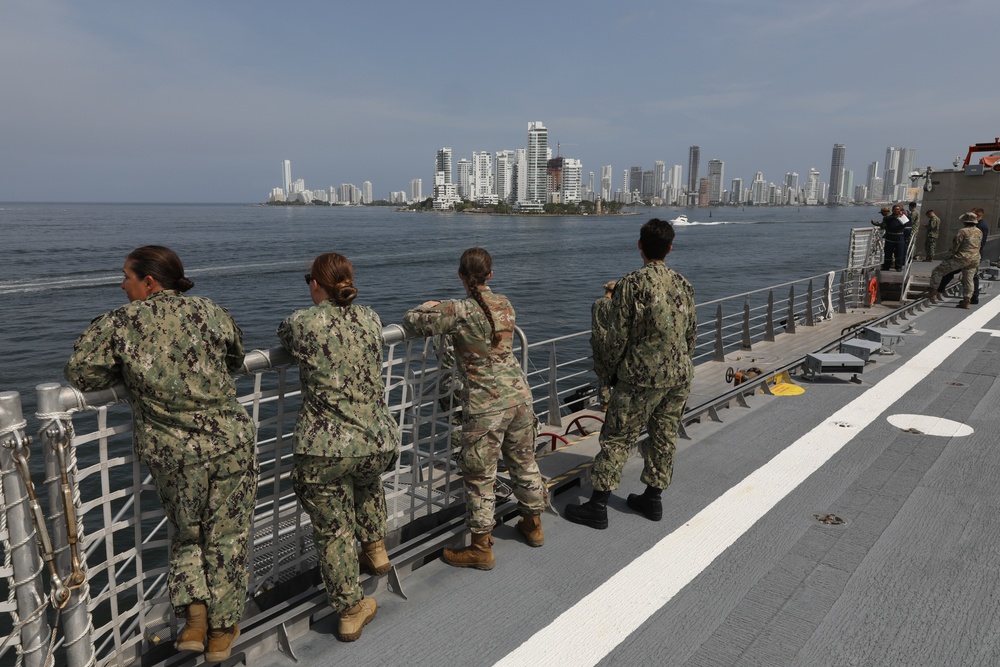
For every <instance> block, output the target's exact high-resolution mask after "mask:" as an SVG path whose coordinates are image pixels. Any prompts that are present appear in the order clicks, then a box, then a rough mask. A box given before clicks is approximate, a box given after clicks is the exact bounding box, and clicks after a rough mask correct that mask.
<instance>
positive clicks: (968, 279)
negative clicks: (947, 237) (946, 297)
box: [927, 212, 983, 309]
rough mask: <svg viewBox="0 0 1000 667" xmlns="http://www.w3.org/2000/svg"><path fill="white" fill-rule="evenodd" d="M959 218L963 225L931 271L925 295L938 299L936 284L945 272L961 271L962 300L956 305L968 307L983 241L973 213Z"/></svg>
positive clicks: (964, 214)
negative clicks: (942, 257)
mask: <svg viewBox="0 0 1000 667" xmlns="http://www.w3.org/2000/svg"><path fill="white" fill-rule="evenodd" d="M959 220H960V221H961V222H962V224H964V225H965V226H964V227H963V228H962V229H960V230H959V231H958V233H957V234H955V240H954V241H952V244H951V252H950V253H948V257H947V258H946V259H945V260H944V261H943V262H941V263H940V264H938V265H937V267H935V268H934V271H932V272H931V282H930V284H931V289H930V292H928V294H927V297H928V299H930V301H931V303H934V302H935V301H938V300H939V296H938V285H939V284H940V283H941V281H942V278H944V276H945V274H947V273H949V272H952V273H957V272H959V271H961V273H962V300H961V301H959V302H958V307H959V308H965V309H968V308H969V301H970V300H971V299H972V294H973V290H974V289H975V287H974V285H973V281H972V277H973V276H974V275H975V273H976V270H977V269H978V268H979V248H980V246H981V244H982V241H983V233H982V232H981V231H980V230H979V229H978V228H977V227H976V222H977V218H976V214H975V213H972V212H969V213H963V214H962V215H961V217H959Z"/></svg>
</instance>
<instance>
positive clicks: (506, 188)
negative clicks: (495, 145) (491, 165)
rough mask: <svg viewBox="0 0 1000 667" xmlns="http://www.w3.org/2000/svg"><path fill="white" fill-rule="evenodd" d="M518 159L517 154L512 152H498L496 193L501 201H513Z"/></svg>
mask: <svg viewBox="0 0 1000 667" xmlns="http://www.w3.org/2000/svg"><path fill="white" fill-rule="evenodd" d="M516 157H517V155H516V153H515V152H514V151H511V150H505V151H498V152H497V161H496V165H497V169H496V177H495V181H496V185H495V186H494V192H495V193H496V196H497V199H498V200H499V201H511V199H512V198H513V194H514V169H515V167H516Z"/></svg>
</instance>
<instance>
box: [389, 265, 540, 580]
mask: <svg viewBox="0 0 1000 667" xmlns="http://www.w3.org/2000/svg"><path fill="white" fill-rule="evenodd" d="M458 277H459V279H461V281H462V285H464V286H465V291H466V295H467V298H465V299H453V300H450V301H440V302H439V301H428V302H426V303H424V304H422V305H420V306H418V307H417V308H414V309H412V310H410V311H409V312H407V313H406V315H405V316H404V317H403V326H404V327H405V328H406V330H407V332H408V333H410V334H411V335H417V336H433V335H439V334H442V335H448V336H451V338H452V340H453V342H454V345H455V356H456V359H457V365H458V368H459V370H460V372H462V374H463V375H464V379H465V383H464V384H465V388H464V390H463V396H462V399H463V405H462V420H463V421H462V438H461V443H462V444H461V450H460V452H459V454H458V466H459V469H460V470H461V471H462V475H463V479H464V482H465V502H466V509H467V518H466V521H467V523H468V525H469V528H470V529H471V531H472V545H471V546H468V547H465V548H463V549H445V550H444V560H445V562H447V563H448V564H449V565H454V566H455V567H474V568H477V569H480V570H490V569H492V568H493V565H494V558H493V548H492V547H493V537H492V531H493V525H494V519H493V513H494V508H495V504H496V497H495V495H494V491H493V484H494V482H495V481H496V474H497V461H498V460H499V458H500V457H501V456H503V459H504V461H505V462H506V464H507V470H508V471H509V472H510V476H511V480H512V481H513V486H514V496H515V497H516V498H517V500H518V506H519V508H520V510H521V520H520V522H519V523H518V524H517V528H518V530H519V531H520V532H521V534H522V535H524V537H525V540H526V541H527V542H528V544H530V545H531V546H533V547H540V546H542V544H543V543H544V539H545V538H544V535H543V533H542V525H541V521H540V515H541V512H542V510H543V509H545V505H546V503H547V501H548V488H547V487H546V485H545V481H544V480H543V479H542V475H541V473H540V472H539V470H538V464H536V463H535V433H536V431H535V429H536V419H535V414H534V412H533V410H532V408H531V392H530V390H529V389H528V384H527V381H526V380H525V377H524V373H523V371H522V370H521V366H520V365H518V363H517V360H516V359H515V358H514V352H513V341H514V309H513V307H511V305H510V301H508V300H507V298H506V297H504V296H502V295H500V294H496V293H494V292H493V291H491V290H490V288H489V287H487V286H486V281H487V280H489V279H490V278H492V277H493V259H492V258H491V257H490V254H489V253H488V252H486V251H485V250H483V249H482V248H469V249H468V250H466V251H465V252H464V253H462V259H461V260H460V261H459V265H458Z"/></svg>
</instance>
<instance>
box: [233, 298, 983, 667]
mask: <svg viewBox="0 0 1000 667" xmlns="http://www.w3.org/2000/svg"><path fill="white" fill-rule="evenodd" d="M954 303H955V300H954V299H948V300H946V301H945V302H943V303H940V304H937V305H935V306H931V307H929V308H927V309H926V310H923V311H922V312H921V313H919V314H918V315H917V316H916V317H912V318H910V319H909V320H908V321H906V322H904V323H900V324H899V328H900V329H903V330H905V331H906V334H905V335H904V336H903V338H902V340H901V341H900V342H899V343H897V344H896V345H895V346H894V349H893V353H892V354H880V355H877V356H875V357H873V359H874V361H871V362H869V363H868V364H867V365H866V367H865V369H864V372H863V373H861V374H860V375H859V376H858V379H860V380H861V382H860V383H855V382H852V381H851V379H850V377H849V376H848V375H845V374H821V375H819V376H818V377H815V378H814V379H813V380H812V381H806V380H805V379H804V378H802V377H801V376H793V378H792V380H793V382H794V383H795V384H798V385H800V386H802V387H803V388H804V389H805V391H804V392H803V393H802V394H800V395H796V396H772V395H765V394H762V393H756V394H754V395H753V396H752V397H749V398H748V399H747V404H748V406H749V407H742V406H739V405H734V406H732V407H731V408H730V409H728V410H723V411H722V414H721V415H720V419H721V421H714V420H709V421H706V422H705V423H701V424H694V425H690V426H689V427H688V428H687V434H688V436H689V438H688V439H682V440H681V441H680V442H679V446H678V453H677V456H676V462H675V474H674V481H673V483H672V485H671V486H670V488H669V489H668V490H667V491H666V492H665V493H664V496H663V499H664V516H663V520H662V521H661V522H658V523H654V522H650V521H648V520H646V519H645V518H643V517H641V516H639V515H637V514H635V513H633V512H631V511H630V510H629V509H628V508H627V506H626V504H625V496H626V495H627V494H628V493H633V492H639V491H641V489H642V488H643V487H642V484H641V483H640V482H639V479H638V478H639V473H640V471H641V467H642V463H641V460H640V459H639V458H638V457H637V456H635V455H633V457H632V458H631V459H630V460H629V462H628V464H627V466H626V469H625V474H624V477H623V483H622V486H621V488H620V489H618V490H617V491H616V492H615V493H614V494H613V496H612V498H611V501H610V503H609V519H610V527H609V529H608V530H603V531H599V530H592V529H589V528H586V527H583V526H578V525H575V524H572V523H569V522H567V521H566V520H564V519H563V518H561V515H562V513H563V509H564V507H565V505H566V503H568V502H578V501H579V500H580V499H585V498H586V497H587V496H588V495H589V491H590V487H589V484H587V483H586V481H584V482H583V483H582V485H576V484H573V483H569V484H562V485H557V486H558V489H559V493H558V494H557V495H555V497H554V499H553V508H554V510H555V512H557V513H558V516H557V514H556V513H546V514H545V515H544V516H543V525H544V528H545V538H546V541H545V546H544V547H542V548H538V549H533V548H531V547H528V546H527V545H525V544H524V542H523V541H522V540H521V539H520V536H519V534H518V533H517V531H516V529H515V528H514V520H513V518H512V519H511V520H509V521H507V522H505V523H503V524H500V525H498V526H497V528H496V529H495V531H494V537H495V539H496V544H495V546H494V553H495V556H496V567H495V568H494V569H493V570H492V571H489V572H481V571H478V570H461V569H455V568H452V567H449V566H447V565H445V564H444V563H443V562H441V561H440V560H439V559H437V558H433V557H431V558H429V559H427V561H426V564H422V566H415V567H414V568H413V569H412V571H411V572H409V573H408V576H406V577H405V579H403V581H402V589H403V591H404V592H405V594H406V599H404V598H403V597H400V596H398V595H396V594H393V593H390V592H389V591H388V590H387V589H386V586H385V585H379V586H378V587H377V589H376V593H375V597H376V598H377V600H378V602H379V611H378V617H377V618H376V619H375V620H374V621H373V622H372V623H371V624H370V625H369V626H367V627H366V628H365V630H364V634H363V636H362V637H361V639H360V640H358V641H357V642H354V643H351V644H344V643H340V642H338V641H337V640H336V638H335V637H334V634H333V630H334V629H335V622H336V617H335V616H334V615H332V614H330V613H320V614H318V615H317V616H315V617H314V619H313V623H312V627H311V629H310V630H309V631H308V632H307V633H306V634H305V635H304V636H302V637H299V638H298V639H295V640H293V641H292V642H291V645H290V648H289V651H290V652H291V653H293V654H294V655H295V657H296V658H297V659H298V662H299V664H308V665H336V664H361V663H362V662H373V661H374V662H377V663H378V664H382V665H449V664H461V665H493V664H503V665H560V664H565V665H598V664H599V665H634V664H661V665H692V666H693V665H699V666H701V665H762V664H767V665H845V664H858V665H890V664H898V665H935V666H936V665H943V664H962V665H988V664H993V662H994V660H995V656H996V655H997V654H998V653H1000V646H998V644H1000V633H998V632H997V628H998V627H1000V619H998V615H1000V605H997V604H996V591H997V590H998V588H1000V571H998V569H997V568H996V566H995V554H996V544H997V542H998V538H1000V512H998V511H997V509H998V505H1000V500H998V499H997V495H996V492H995V489H996V488H997V486H998V483H1000V479H998V476H1000V449H998V448H997V447H995V446H994V440H995V431H996V425H997V418H996V410H995V405H996V403H997V396H998V394H1000V384H998V382H997V376H998V373H1000V354H998V353H1000V319H998V315H1000V300H997V299H993V298H989V297H986V298H984V300H983V303H982V304H981V305H979V306H978V307H974V308H973V309H972V310H970V311H964V310H958V309H956V308H954V307H953V306H954ZM872 314H873V313H872V311H865V312H859V313H858V314H857V317H858V318H863V319H867V318H870V317H871V316H872ZM839 317H843V316H839ZM830 324H831V326H834V325H835V326H836V327H837V331H836V332H834V331H833V330H832V329H830V330H828V331H822V330H821V327H822V326H823V325H822V324H821V325H819V327H812V328H810V329H814V330H810V331H807V332H804V333H803V329H802V328H800V329H799V333H796V334H794V337H795V339H794V340H789V338H790V337H791V336H793V335H792V334H780V335H779V336H778V338H779V340H777V341H775V343H764V344H761V345H755V349H754V350H753V351H752V353H750V354H751V355H756V356H754V357H753V358H754V359H755V360H756V362H755V363H751V360H750V357H749V356H748V357H746V358H742V357H741V358H735V357H734V358H727V361H726V362H713V363H712V364H703V365H701V366H699V368H698V378H697V381H696V385H695V387H694V389H693V391H692V398H691V402H695V401H697V400H699V397H702V396H706V397H707V396H710V395H718V393H720V390H721V391H725V389H726V388H731V385H729V384H727V383H726V382H725V377H724V373H725V368H726V367H728V366H734V367H737V368H743V367H746V366H749V365H757V366H766V367H767V368H778V367H780V366H781V365H782V362H783V361H785V360H786V359H788V360H790V359H791V357H793V356H795V355H798V356H802V355H803V354H805V353H806V352H811V351H815V350H816V349H817V348H816V346H817V342H818V341H819V340H820V339H822V338H826V339H829V338H830V336H831V334H832V333H836V334H838V335H839V330H840V329H841V328H844V327H845V326H846V325H845V324H844V320H842V319H838V318H834V320H832V321H831V323H830ZM810 347H813V349H808V348H810ZM779 349H780V350H781V352H780V355H779V352H778V350H779ZM737 356H740V355H737ZM596 450H597V438H596V436H595V435H590V436H584V437H580V438H579V439H578V440H576V441H575V442H573V443H572V444H570V445H569V446H566V447H563V448H561V449H559V450H558V451H557V452H554V453H551V454H548V455H545V456H543V457H541V458H540V465H541V466H542V468H543V472H544V473H545V474H546V475H547V476H549V477H552V478H555V479H557V480H559V479H566V478H567V476H569V478H572V473H573V471H579V470H585V469H586V467H587V463H588V462H589V461H590V459H591V457H592V456H593V454H594V453H595V452H596ZM831 514H832V515H835V516H836V517H838V518H839V519H840V520H842V521H843V523H836V522H833V523H828V522H824V521H821V520H819V519H818V518H817V517H819V518H823V517H827V516H828V515H831ZM828 521H832V519H828ZM466 539H467V538H466ZM372 587H373V583H372V582H369V584H368V588H369V589H372ZM235 659H236V656H234V660H235ZM292 664H295V663H294V661H293V659H292V657H290V656H289V655H284V654H282V653H278V652H274V653H271V654H269V655H266V656H263V657H261V658H257V659H254V665H255V666H256V665H260V666H261V667H272V666H274V667H278V666H282V667H287V666H288V665H292Z"/></svg>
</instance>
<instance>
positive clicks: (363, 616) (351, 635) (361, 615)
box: [337, 598, 378, 642]
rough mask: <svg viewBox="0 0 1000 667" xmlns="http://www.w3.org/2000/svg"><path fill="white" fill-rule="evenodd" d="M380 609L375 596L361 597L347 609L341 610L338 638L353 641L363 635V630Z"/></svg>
mask: <svg viewBox="0 0 1000 667" xmlns="http://www.w3.org/2000/svg"><path fill="white" fill-rule="evenodd" d="M377 611H378V603H377V602H375V598H361V602H359V603H357V604H356V605H354V606H353V607H351V608H350V609H348V610H347V611H342V612H340V624H339V625H338V626H337V638H338V639H340V641H342V642H353V641H355V640H357V639H358V638H359V637H360V636H361V630H362V629H363V628H364V627H365V626H366V625H368V624H369V623H371V621H372V619H373V618H375V612H377Z"/></svg>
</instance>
